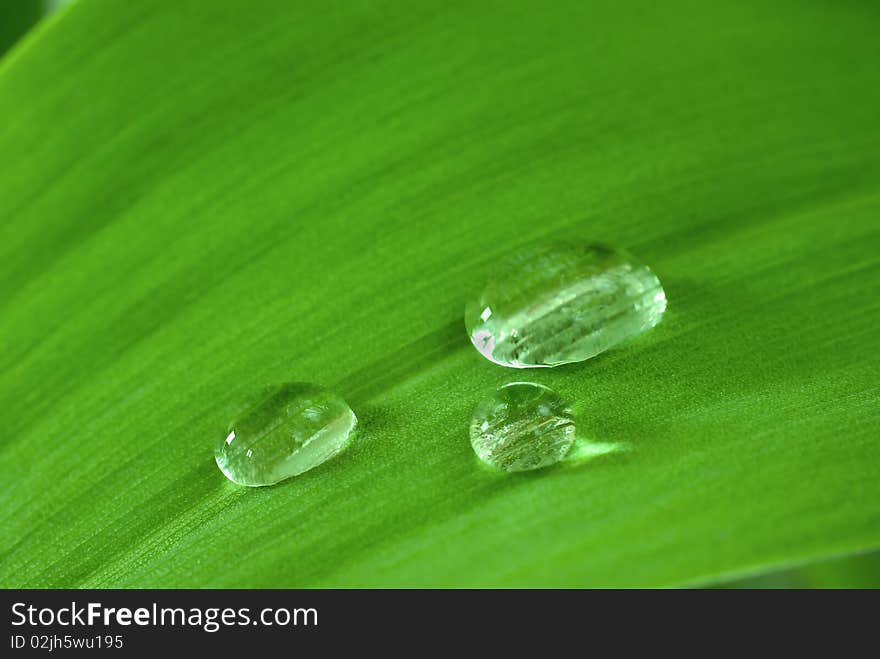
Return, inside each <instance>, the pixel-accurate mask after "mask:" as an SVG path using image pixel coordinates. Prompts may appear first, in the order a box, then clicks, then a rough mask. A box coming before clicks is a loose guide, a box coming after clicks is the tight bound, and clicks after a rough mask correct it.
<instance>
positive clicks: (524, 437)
mask: <svg viewBox="0 0 880 659" xmlns="http://www.w3.org/2000/svg"><path fill="white" fill-rule="evenodd" d="M574 431H575V428H574V418H573V417H572V413H571V409H570V407H569V406H568V403H566V402H565V400H564V399H563V398H562V397H560V396H559V394H557V393H556V392H555V391H553V390H552V389H549V388H547V387H544V386H542V385H540V384H532V383H530V382H513V383H511V384H507V385H504V386H503V387H501V388H500V389H497V390H496V391H495V392H494V393H493V394H492V396H491V397H489V398H487V399H485V400H484V401H482V402H480V404H479V405H477V407H476V409H475V410H474V414H473V417H472V418H471V429H470V433H471V446H472V447H473V449H474V452H475V453H476V454H477V456H478V457H479V458H480V460H482V461H483V462H485V463H487V464H490V465H492V466H494V467H498V468H499V469H503V470H505V471H527V470H530V469H540V468H541V467H546V466H548V465H552V464H554V463H556V462H559V461H560V460H562V459H563V458H564V457H565V456H566V454H567V453H568V452H569V450H571V446H572V444H573V443H574Z"/></svg>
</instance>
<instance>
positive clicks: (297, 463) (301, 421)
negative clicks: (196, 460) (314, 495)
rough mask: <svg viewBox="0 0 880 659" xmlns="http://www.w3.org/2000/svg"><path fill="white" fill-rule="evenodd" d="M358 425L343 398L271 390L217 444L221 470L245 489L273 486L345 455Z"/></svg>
mask: <svg viewBox="0 0 880 659" xmlns="http://www.w3.org/2000/svg"><path fill="white" fill-rule="evenodd" d="M356 424H357V419H356V418H355V415H354V412H352V411H351V408H350V407H349V406H348V405H347V404H346V402H345V401H344V400H342V398H340V397H339V396H337V395H336V394H334V393H333V392H331V391H328V390H327V389H324V388H323V387H319V386H318V385H314V384H309V383H305V382H291V383H287V384H283V385H280V386H278V387H275V388H273V389H271V390H270V391H269V392H268V393H267V394H266V395H265V396H264V397H263V398H261V399H260V400H259V401H258V402H257V403H256V404H255V405H253V406H252V407H251V408H250V409H249V410H248V411H247V412H245V413H244V414H242V415H241V416H240V417H239V418H238V419H236V420H235V421H233V422H232V423H231V424H230V426H229V434H228V435H227V436H226V437H225V438H223V439H221V440H219V441H218V442H217V446H216V448H215V451H214V456H215V459H216V460H217V466H218V467H220V470H221V471H222V472H223V473H224V474H225V475H226V477H227V478H228V479H229V480H231V481H233V482H234V483H238V484H239V485H250V486H259V485H272V484H273V483H277V482H279V481H282V480H284V479H285V478H290V477H291V476H296V475H297V474H301V473H303V472H304V471H308V470H309V469H312V468H313V467H317V466H318V465H319V464H321V463H322V462H325V461H326V460H329V459H330V458H332V457H333V456H334V455H336V454H337V453H339V452H340V451H342V450H343V449H344V448H345V447H346V446H348V443H349V441H350V439H351V436H352V432H353V431H354V428H355V425H356Z"/></svg>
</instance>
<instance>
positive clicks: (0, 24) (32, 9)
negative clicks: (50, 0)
mask: <svg viewBox="0 0 880 659" xmlns="http://www.w3.org/2000/svg"><path fill="white" fill-rule="evenodd" d="M44 11H45V5H44V2H43V1H42V0H3V1H2V2H0V56H2V55H3V53H5V52H6V51H7V50H9V49H10V48H11V47H12V46H13V45H14V44H15V42H16V41H18V40H19V39H20V38H21V37H22V35H24V33H25V32H27V31H28V30H29V29H31V27H33V26H34V25H35V24H36V23H37V21H39V20H40V19H41V18H42V17H43V13H44Z"/></svg>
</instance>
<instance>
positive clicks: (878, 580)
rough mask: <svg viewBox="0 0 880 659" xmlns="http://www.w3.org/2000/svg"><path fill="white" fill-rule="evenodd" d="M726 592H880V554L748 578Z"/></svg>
mask: <svg viewBox="0 0 880 659" xmlns="http://www.w3.org/2000/svg"><path fill="white" fill-rule="evenodd" d="M723 588H761V589H768V588H880V552H870V553H867V554H861V555H858V556H846V557H843V558H833V559H829V560H825V561H818V562H816V563H813V564H811V565H806V566H803V567H799V568H792V569H790V570H781V571H779V572H773V573H770V574H763V575H758V576H754V577H747V578H745V579H739V580H737V581H732V582H730V583H728V584H725V585H724V586H723Z"/></svg>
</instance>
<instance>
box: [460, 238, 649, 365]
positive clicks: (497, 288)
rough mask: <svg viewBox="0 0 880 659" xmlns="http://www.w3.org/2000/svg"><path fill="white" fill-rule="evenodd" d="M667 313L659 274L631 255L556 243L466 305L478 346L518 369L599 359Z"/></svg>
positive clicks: (500, 275)
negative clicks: (596, 357)
mask: <svg viewBox="0 0 880 659" xmlns="http://www.w3.org/2000/svg"><path fill="white" fill-rule="evenodd" d="M664 311H666V293H665V292H664V291H663V287H662V286H661V284H660V280H659V279H658V278H657V276H656V275H655V274H654V273H653V272H652V271H651V269H650V268H648V267H647V266H646V265H643V264H641V263H639V262H638V261H636V260H635V259H634V258H633V257H632V256H630V255H629V254H627V253H626V252H624V251H621V250H617V249H614V248H612V247H608V246H605V245H598V244H554V245H549V246H542V247H534V248H528V249H524V250H521V251H519V252H517V253H516V254H514V255H513V256H512V257H511V258H509V259H507V260H506V261H504V262H503V263H502V264H501V265H500V266H499V267H498V268H497V270H496V271H495V273H494V275H493V276H492V277H491V279H490V280H489V281H488V282H487V283H486V285H485V287H484V288H483V290H482V291H481V292H480V293H479V295H478V296H477V297H475V298H474V299H473V300H471V301H469V302H468V303H467V305H466V306H465V314H464V322H465V327H466V329H467V332H468V335H469V336H470V339H471V342H472V343H473V344H474V346H475V347H476V348H477V350H479V352H480V354H482V355H483V356H484V357H486V359H488V360H490V361H492V362H495V363H496V364H500V365H502V366H510V367H513V368H534V367H542V366H559V365H560V364H568V363H571V362H580V361H584V360H586V359H589V358H591V357H595V356H596V355H598V354H599V353H601V352H604V351H605V350H608V349H609V348H611V347H613V346H615V345H617V344H619V343H621V342H623V341H626V340H627V339H629V338H632V337H634V336H636V335H637V334H640V333H641V332H644V331H645V330H648V329H650V328H652V327H654V326H655V325H656V324H657V323H659V322H660V318H661V317H662V315H663V312H664Z"/></svg>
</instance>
